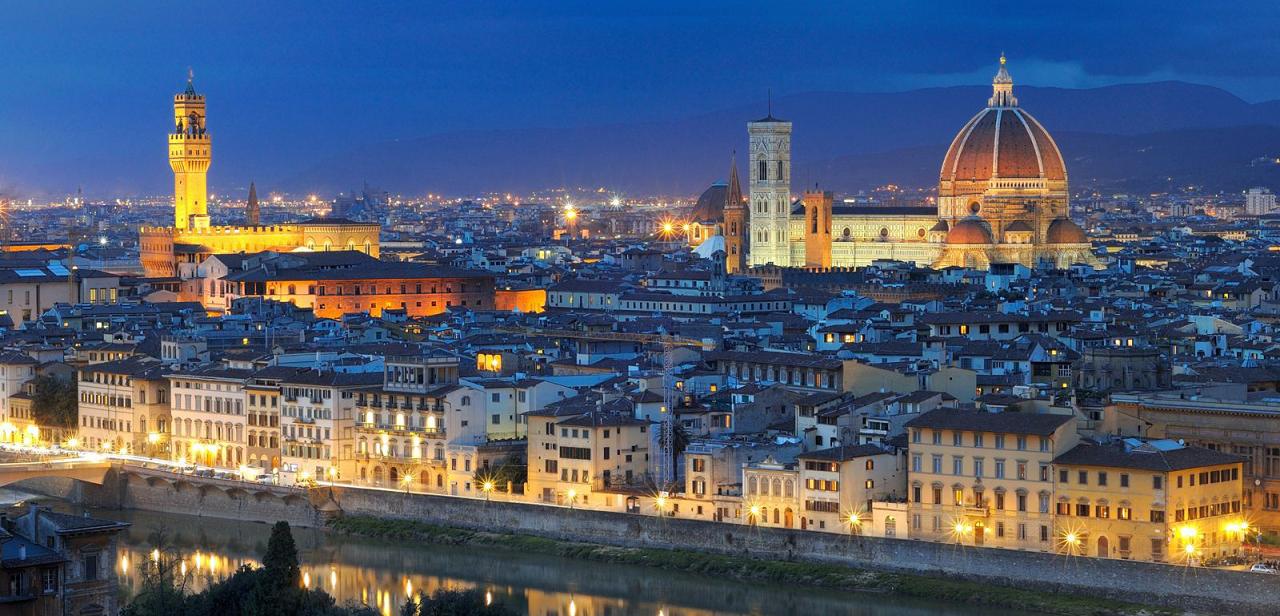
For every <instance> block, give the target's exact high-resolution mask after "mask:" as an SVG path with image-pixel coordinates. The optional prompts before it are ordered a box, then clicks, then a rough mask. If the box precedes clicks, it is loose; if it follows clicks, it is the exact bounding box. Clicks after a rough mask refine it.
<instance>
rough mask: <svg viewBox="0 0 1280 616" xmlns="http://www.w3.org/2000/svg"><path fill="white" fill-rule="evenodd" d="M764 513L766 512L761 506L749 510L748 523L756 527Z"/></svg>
mask: <svg viewBox="0 0 1280 616" xmlns="http://www.w3.org/2000/svg"><path fill="white" fill-rule="evenodd" d="M763 511H764V510H763V509H761V508H760V505H752V506H751V507H749V508H748V509H747V521H748V522H750V523H751V525H752V526H755V525H756V523H757V522H759V521H760V514H761V513H762V512H763Z"/></svg>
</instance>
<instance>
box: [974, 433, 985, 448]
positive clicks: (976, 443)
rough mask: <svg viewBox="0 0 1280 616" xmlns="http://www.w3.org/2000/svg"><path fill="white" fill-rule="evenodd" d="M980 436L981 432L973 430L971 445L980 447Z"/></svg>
mask: <svg viewBox="0 0 1280 616" xmlns="http://www.w3.org/2000/svg"><path fill="white" fill-rule="evenodd" d="M982 437H983V434H982V433H981V432H974V433H973V446H974V447H982V444H983V440H984V439H983V438H982Z"/></svg>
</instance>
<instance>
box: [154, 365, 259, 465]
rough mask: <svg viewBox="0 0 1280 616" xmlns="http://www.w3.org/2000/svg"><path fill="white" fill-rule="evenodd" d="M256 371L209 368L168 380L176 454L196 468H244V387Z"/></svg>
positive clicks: (169, 377)
mask: <svg viewBox="0 0 1280 616" xmlns="http://www.w3.org/2000/svg"><path fill="white" fill-rule="evenodd" d="M252 376H253V371H252V370H247V369H239V368H226V367H223V366H206V367H201V368H195V369H192V370H187V371H182V372H175V373H170V374H168V375H167V377H168V379H169V384H170V388H171V390H172V392H173V396H172V398H173V403H172V415H173V430H172V438H173V453H174V456H175V457H176V458H177V459H178V460H180V461H186V462H190V463H192V464H198V465H206V466H218V467H223V468H238V467H239V466H240V465H242V464H245V463H246V462H247V460H248V457H247V451H246V449H247V445H248V443H247V441H246V440H245V434H246V431H247V428H248V420H247V418H246V414H245V385H246V384H247V383H248V382H249V379H250V377H252Z"/></svg>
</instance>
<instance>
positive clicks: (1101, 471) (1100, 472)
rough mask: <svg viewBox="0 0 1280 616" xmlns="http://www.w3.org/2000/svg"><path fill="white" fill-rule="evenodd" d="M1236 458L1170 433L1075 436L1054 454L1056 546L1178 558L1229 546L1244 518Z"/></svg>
mask: <svg viewBox="0 0 1280 616" xmlns="http://www.w3.org/2000/svg"><path fill="white" fill-rule="evenodd" d="M1243 462H1244V459H1243V458H1241V457H1239V456H1234V455H1231V454H1228V453H1222V452H1218V451H1214V450H1212V449H1206V448H1203V447H1191V446H1187V445H1184V444H1182V443H1180V442H1178V441H1173V440H1156V441H1143V440H1139V439H1124V440H1116V441H1113V442H1109V443H1102V444H1098V443H1091V442H1084V443H1081V444H1079V445H1077V446H1076V447H1074V448H1073V449H1071V450H1070V451H1068V452H1066V453H1065V454H1063V455H1061V456H1059V457H1058V459H1057V460H1055V461H1054V471H1055V486H1054V501H1055V502H1054V507H1055V510H1054V519H1055V521H1056V525H1057V533H1056V534H1057V537H1058V551H1059V552H1063V553H1069V554H1075V555H1081V556H1097V557H1100V558H1123V559H1131V560H1151V561H1160V562H1173V563H1179V564H1185V563H1187V562H1188V561H1190V562H1191V563H1192V564H1195V563H1197V562H1198V561H1200V560H1203V559H1206V558H1216V557H1222V556H1227V555H1230V554H1234V553H1235V552H1236V551H1237V550H1239V549H1240V545H1241V541H1242V540H1243V539H1244V536H1245V534H1246V533H1249V532H1250V526H1251V524H1250V523H1249V521H1248V519H1247V517H1246V516H1245V514H1244V512H1243V502H1242V501H1243V484H1242V482H1241V481H1240V478H1241V475H1242V465H1243ZM1253 532H1256V529H1255V530H1254V531H1253Z"/></svg>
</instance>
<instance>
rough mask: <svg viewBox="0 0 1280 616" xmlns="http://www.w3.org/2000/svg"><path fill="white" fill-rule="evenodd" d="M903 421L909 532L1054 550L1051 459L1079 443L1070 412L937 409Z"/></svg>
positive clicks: (974, 542) (945, 539)
mask: <svg viewBox="0 0 1280 616" xmlns="http://www.w3.org/2000/svg"><path fill="white" fill-rule="evenodd" d="M906 428H907V435H908V440H909V445H908V446H909V453H908V455H909V457H910V466H909V468H908V472H907V482H908V486H907V488H908V491H909V493H908V500H909V501H910V507H909V511H910V516H911V520H910V533H911V536H912V537H913V538H921V539H926V540H930V541H942V542H951V543H956V544H961V545H988V546H993V547H1002V548H1012V549H1023V550H1040V551H1052V550H1053V549H1055V545H1054V521H1053V510H1052V502H1053V488H1054V477H1053V461H1054V459H1055V458H1056V457H1057V456H1059V455H1061V454H1063V453H1065V452H1067V451H1068V450H1070V449H1071V448H1072V447H1074V446H1075V445H1076V444H1077V443H1078V442H1079V436H1078V435H1077V433H1076V421H1075V418H1074V417H1073V416H1071V415H1055V414H1047V413H1046V414H1036V413H1013V412H1008V413H988V412H984V411H971V410H958V409H937V410H933V411H929V412H927V413H924V414H923V415H920V416H919V417H916V418H914V419H912V420H911V421H908V422H907V423H906Z"/></svg>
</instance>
